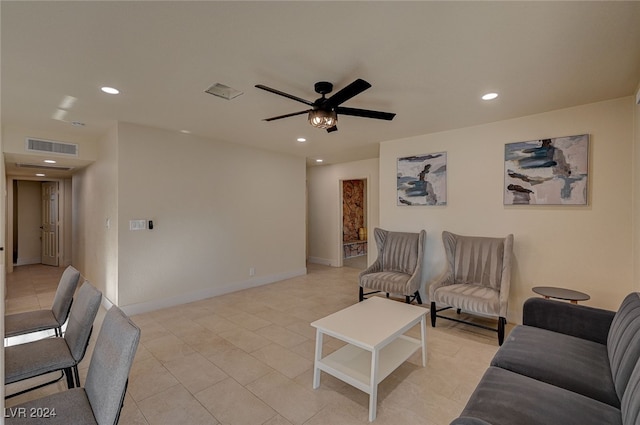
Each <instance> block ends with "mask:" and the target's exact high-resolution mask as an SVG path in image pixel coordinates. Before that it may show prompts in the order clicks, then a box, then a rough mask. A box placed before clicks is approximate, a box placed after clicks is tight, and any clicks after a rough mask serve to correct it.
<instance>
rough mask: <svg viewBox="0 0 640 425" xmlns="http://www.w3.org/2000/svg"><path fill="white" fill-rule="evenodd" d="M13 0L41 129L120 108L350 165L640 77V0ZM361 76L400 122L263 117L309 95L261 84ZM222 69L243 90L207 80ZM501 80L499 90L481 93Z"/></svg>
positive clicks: (18, 61) (361, 101)
mask: <svg viewBox="0 0 640 425" xmlns="http://www.w3.org/2000/svg"><path fill="white" fill-rule="evenodd" d="M0 7H1V19H2V21H1V37H2V38H1V40H2V50H1V54H2V56H1V61H2V62H1V66H2V69H1V72H2V74H1V78H2V80H1V83H2V92H1V96H2V124H3V125H4V126H13V127H23V128H32V129H34V130H37V131H38V132H39V134H49V133H51V134H57V133H69V132H77V133H78V134H80V135H82V136H83V137H84V136H86V137H88V138H97V137H99V136H100V135H101V134H103V133H104V132H105V131H106V129H107V128H108V127H109V126H110V124H111V123H112V122H113V121H116V120H117V121H127V122H132V123H138V124H143V125H148V126H153V127H159V128H164V129H168V130H175V131H176V132H178V131H179V130H189V131H191V132H192V134H194V135H198V136H202V137H206V138H210V139H214V140H217V141H227V142H232V143H242V144H247V145H252V146H255V147H258V148H263V149H268V150H272V151H277V152H283V153H288V154H292V155H296V156H300V157H306V158H308V160H309V161H311V160H312V159H315V158H323V159H324V160H325V163H336V162H344V161H352V160H357V159H365V158H372V157H376V156H377V153H378V143H379V142H381V141H387V140H395V139H399V138H404V137H408V136H413V135H418V134H425V133H432V132H438V131H443V130H447V129H453V128H459V127H464V126H470V125H475V124H480V123H487V122H493V121H498V120H503V119H508V118H513V117H519V116H524V115H530V114H535V113H540V112H544V111H549V110H554V109H559V108H566V107H570V106H574V105H580V104H586V103H590V102H597V101H601V100H605V99H612V98H617V97H622V96H627V95H632V94H634V92H635V90H636V88H637V86H638V83H639V82H640V24H639V23H640V2H609V1H605V2H578V1H569V2H538V1H534V2H482V1H472V2H420V1H418V2H415V1H414V2H398V1H389V2H364V1H357V2H325V1H323V2H312V1H304V2H269V1H258V2H241V1H232V2H210V1H201V2H186V1H175V2H155V1H138V2H94V1H90V2H75V1H72V2H59V1H45V2H23V1H16V2H11V1H2V2H1V6H0ZM356 78H363V79H365V80H367V81H369V82H370V83H371V84H372V87H371V88H370V89H369V90H367V91H365V92H363V93H362V94H360V95H358V96H357V97H355V98H353V99H352V100H350V101H348V102H346V103H344V104H343V106H348V107H355V108H364V109H376V110H382V111H388V112H395V113H397V116H396V118H395V119H394V120H393V121H390V122H389V121H380V120H373V119H365V118H358V117H350V116H340V117H339V123H338V128H339V131H338V132H334V133H330V134H328V133H326V132H325V131H323V130H318V129H314V128H312V127H311V126H310V125H309V124H308V123H307V121H306V116H305V115H299V116H295V117H291V118H286V119H283V120H279V121H274V122H265V121H262V119H263V118H267V117H272V116H276V115H281V114H286V113H290V112H296V111H300V110H304V109H307V107H306V106H305V105H303V104H301V103H298V102H295V101H293V100H290V99H286V98H283V97H279V96H276V95H274V94H271V93H267V92H265V91H262V90H259V89H257V88H255V87H254V85H255V84H264V85H267V86H270V87H273V88H276V89H279V90H281V91H285V92H288V93H291V94H293V95H295V96H298V97H301V98H305V99H309V100H314V99H315V98H317V97H318V95H317V94H316V93H315V92H314V91H313V85H314V83H315V82H317V81H322V80H326V81H330V82H332V83H334V86H335V89H334V92H335V91H336V90H338V89H340V88H342V87H344V86H345V85H347V84H348V83H350V82H352V81H353V80H355V79H356ZM213 83H222V84H225V85H228V86H231V87H233V88H235V89H238V90H241V91H242V92H244V94H242V95H241V96H239V97H237V98H235V99H234V100H231V101H228V100H224V99H221V98H218V97H214V96H212V95H209V94H206V93H204V91H205V90H206V89H207V88H208V87H209V86H211V85H212V84H213ZM103 85H109V86H114V87H117V88H119V89H120V90H121V94H120V95H117V96H109V95H105V94H103V93H101V92H100V91H99V88H100V87H101V86H103ZM488 91H496V92H498V93H499V94H500V97H499V98H498V99H497V100H495V101H492V102H483V101H481V100H480V96H481V95H482V94H483V93H485V92H488ZM65 96H73V97H75V98H77V101H76V102H75V104H74V105H73V106H72V107H71V108H70V109H69V111H68V113H67V115H66V117H65V118H64V119H65V120H66V121H68V122H63V121H58V120H54V119H52V118H51V116H52V114H53V112H54V111H55V110H56V108H57V107H58V105H59V104H60V102H61V101H62V99H63V98H64V97H65ZM71 121H80V122H83V123H85V126H84V127H79V128H76V127H72V126H71V125H70V123H69V122H71ZM541 131H542V132H543V130H541ZM301 136H302V137H306V138H307V139H308V141H307V142H306V143H304V144H302V143H299V142H297V141H296V138H297V137H301ZM7 162H9V160H7ZM9 166H10V164H7V167H8V169H9Z"/></svg>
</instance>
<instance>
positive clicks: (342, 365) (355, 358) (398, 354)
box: [314, 335, 422, 420]
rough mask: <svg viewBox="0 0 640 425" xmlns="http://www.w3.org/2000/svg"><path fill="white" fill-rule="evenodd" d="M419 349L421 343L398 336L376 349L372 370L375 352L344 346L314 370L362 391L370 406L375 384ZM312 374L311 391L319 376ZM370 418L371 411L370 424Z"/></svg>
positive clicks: (320, 362)
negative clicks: (314, 377) (373, 366)
mask: <svg viewBox="0 0 640 425" xmlns="http://www.w3.org/2000/svg"><path fill="white" fill-rule="evenodd" d="M421 349H422V341H421V340H419V339H415V338H411V337H409V336H406V335H400V336H398V337H397V338H396V339H394V340H393V341H391V342H390V343H389V344H388V345H386V346H385V347H383V348H382V349H380V351H379V352H378V354H377V355H378V364H377V368H376V369H375V370H374V369H372V367H371V365H372V358H373V356H374V355H375V351H374V352H372V351H369V350H365V349H363V348H360V347H357V346H355V345H351V344H347V345H345V346H344V347H342V348H340V349H338V350H336V351H334V352H333V353H331V354H329V355H328V356H326V357H324V358H322V359H320V360H318V361H316V364H315V368H316V369H319V370H322V371H324V372H326V373H328V374H330V375H332V376H335V377H336V378H338V379H340V380H341V381H344V382H346V383H347V384H349V385H351V386H353V387H355V388H357V389H359V390H361V391H364V392H365V393H367V394H369V396H370V397H372V400H373V403H375V400H376V398H377V397H376V395H377V388H378V384H379V383H380V382H382V381H383V380H384V379H385V378H386V377H387V376H389V375H390V374H391V372H393V371H394V370H396V369H397V368H398V366H400V365H401V364H402V363H404V362H405V361H406V360H407V359H408V358H409V357H411V356H412V355H413V354H414V353H416V352H417V351H418V350H421ZM316 373H317V379H315V381H316V382H314V384H315V385H314V388H317V387H318V386H319V384H320V379H319V378H320V376H319V373H318V372H316ZM372 376H373V379H372ZM374 406H375V404H374ZM374 409H375V407H374ZM370 413H371V412H370ZM374 415H375V410H374V411H373V413H372V414H371V415H370V418H369V420H373V419H374V418H375V416H374Z"/></svg>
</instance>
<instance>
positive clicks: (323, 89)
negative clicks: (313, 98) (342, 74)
mask: <svg viewBox="0 0 640 425" xmlns="http://www.w3.org/2000/svg"><path fill="white" fill-rule="evenodd" d="M313 87H314V89H315V90H316V93H320V94H321V95H322V96H324V95H325V94H327V93H331V91H332V90H333V84H331V83H330V82H328V81H319V82H317V83H315V85H314V86H313Z"/></svg>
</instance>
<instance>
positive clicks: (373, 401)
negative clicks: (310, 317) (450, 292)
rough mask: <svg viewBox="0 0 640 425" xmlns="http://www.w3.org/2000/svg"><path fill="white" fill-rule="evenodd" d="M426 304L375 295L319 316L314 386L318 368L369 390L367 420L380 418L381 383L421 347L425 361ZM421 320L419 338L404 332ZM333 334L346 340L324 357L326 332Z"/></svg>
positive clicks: (315, 323) (318, 372) (314, 323)
mask: <svg viewBox="0 0 640 425" xmlns="http://www.w3.org/2000/svg"><path fill="white" fill-rule="evenodd" d="M427 313H429V309H428V308H422V307H417V306H414V305H410V304H405V303H401V302H398V301H393V300H389V299H386V298H381V297H371V298H369V299H367V300H365V301H362V302H360V303H358V304H355V305H352V306H351V307H347V308H345V309H344V310H340V311H338V312H336V313H333V314H331V315H329V316H327V317H324V318H322V319H319V320H316V321H315V322H313V323H311V326H313V327H314V328H316V357H315V364H314V370H313V388H314V389H316V388H318V387H319V386H320V371H321V370H322V371H325V372H327V373H329V374H330V375H333V376H335V377H336V378H338V379H340V380H342V381H344V382H346V383H348V384H349V385H353V386H354V387H356V388H358V389H359V390H361V391H364V392H365V393H367V394H369V421H373V420H374V419H375V418H376V405H377V397H378V384H379V383H380V382H382V380H384V378H386V377H387V376H389V374H390V373H391V372H393V371H394V370H395V369H396V368H397V367H398V366H400V365H401V364H402V363H404V362H405V361H406V360H407V359H408V358H409V357H411V355H412V354H413V353H415V352H416V351H418V350H419V349H422V366H426V363H427V338H426V337H427V326H426V319H425V317H426V314H427ZM418 322H420V327H421V339H416V338H411V337H409V336H407V335H403V334H404V333H405V332H407V331H408V330H409V329H411V328H412V327H413V326H415V325H416V324H417V323H418ZM323 335H330V336H332V337H335V338H338V339H340V340H342V341H345V342H346V343H347V345H345V346H344V347H342V348H340V349H339V350H337V351H334V352H333V353H331V354H329V355H328V356H326V357H322V336H323Z"/></svg>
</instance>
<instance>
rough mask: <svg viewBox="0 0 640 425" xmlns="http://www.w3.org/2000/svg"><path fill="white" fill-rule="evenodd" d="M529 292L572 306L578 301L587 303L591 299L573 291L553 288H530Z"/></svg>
mask: <svg viewBox="0 0 640 425" xmlns="http://www.w3.org/2000/svg"><path fill="white" fill-rule="evenodd" d="M531 290H532V291H533V292H535V293H536V294H539V295H542V296H543V297H545V298H547V299H548V298H557V299H559V300H567V301H570V302H571V303H572V304H578V301H587V300H588V299H591V297H590V296H589V295H588V294H585V293H584V292H579V291H574V290H573V289H566V288H557V287H555V286H536V287H534V288H531Z"/></svg>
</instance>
